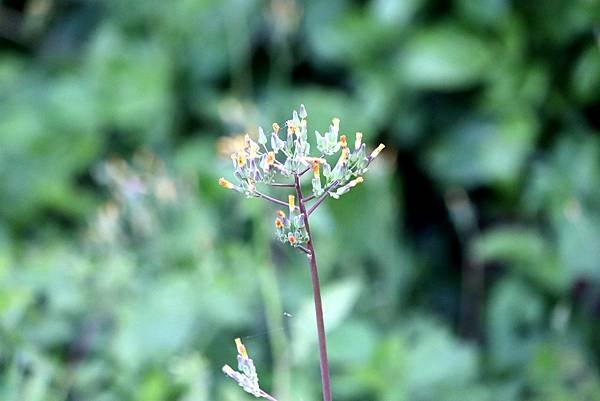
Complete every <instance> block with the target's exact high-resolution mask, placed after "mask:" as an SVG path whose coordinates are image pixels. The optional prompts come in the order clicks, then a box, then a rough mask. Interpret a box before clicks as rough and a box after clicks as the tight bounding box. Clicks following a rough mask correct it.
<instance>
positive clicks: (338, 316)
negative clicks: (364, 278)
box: [292, 279, 362, 362]
mask: <svg viewBox="0 0 600 401" xmlns="http://www.w3.org/2000/svg"><path fill="white" fill-rule="evenodd" d="M361 288H362V284H361V282H360V281H358V280H356V279H347V280H344V281H340V282H337V283H335V284H331V285H329V286H326V287H323V289H322V291H321V295H322V299H323V314H324V319H325V328H326V330H327V332H330V331H332V330H334V329H335V328H336V327H337V326H339V325H340V324H341V323H342V322H343V321H344V320H345V319H346V318H347V317H348V315H349V314H350V311H351V310H352V308H353V307H354V304H355V303H356V301H357V299H358V296H359V294H360V291H361ZM294 316H295V317H294V329H293V331H292V339H293V340H292V343H293V352H294V359H295V360H296V361H298V362H306V361H307V359H308V358H309V356H311V355H314V353H312V352H311V351H313V350H311V347H312V346H313V345H314V344H316V342H317V336H316V327H317V326H316V320H315V309H314V302H313V297H312V295H311V296H310V297H308V298H307V299H306V300H305V301H304V302H303V303H302V305H301V307H300V310H299V311H298V312H297V313H296V314H294Z"/></svg>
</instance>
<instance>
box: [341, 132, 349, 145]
mask: <svg viewBox="0 0 600 401" xmlns="http://www.w3.org/2000/svg"><path fill="white" fill-rule="evenodd" d="M340 145H341V146H342V148H347V147H348V140H347V139H346V135H342V136H340Z"/></svg>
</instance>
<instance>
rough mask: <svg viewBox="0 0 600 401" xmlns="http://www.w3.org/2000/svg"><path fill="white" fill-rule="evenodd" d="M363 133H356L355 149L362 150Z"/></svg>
mask: <svg viewBox="0 0 600 401" xmlns="http://www.w3.org/2000/svg"><path fill="white" fill-rule="evenodd" d="M362 135H363V134H362V132H357V133H356V139H355V140H354V149H356V150H358V149H360V145H361V144H362Z"/></svg>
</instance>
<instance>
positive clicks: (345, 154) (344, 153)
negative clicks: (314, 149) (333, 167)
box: [340, 148, 350, 162]
mask: <svg viewBox="0 0 600 401" xmlns="http://www.w3.org/2000/svg"><path fill="white" fill-rule="evenodd" d="M349 155H350V151H349V150H348V148H343V149H342V154H341V156H340V160H341V161H342V162H345V161H346V160H348V156H349Z"/></svg>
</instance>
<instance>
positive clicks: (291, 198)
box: [288, 195, 296, 214]
mask: <svg viewBox="0 0 600 401" xmlns="http://www.w3.org/2000/svg"><path fill="white" fill-rule="evenodd" d="M288 207H289V208H290V214H291V213H293V212H294V209H295V208H296V198H295V197H294V195H288Z"/></svg>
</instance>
